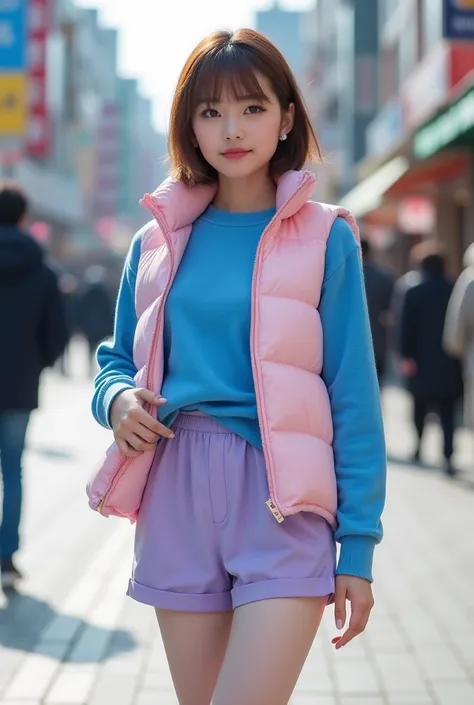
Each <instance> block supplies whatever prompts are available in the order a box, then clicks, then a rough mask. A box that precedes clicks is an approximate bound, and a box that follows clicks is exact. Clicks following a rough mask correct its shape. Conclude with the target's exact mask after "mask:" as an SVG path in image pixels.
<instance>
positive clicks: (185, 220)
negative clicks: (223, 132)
mask: <svg viewBox="0 0 474 705" xmlns="http://www.w3.org/2000/svg"><path fill="white" fill-rule="evenodd" d="M315 182H316V178H315V176H314V174H313V173H312V172H310V171H287V172H286V173H285V174H283V175H282V176H281V177H280V178H279V179H278V181H277V193H276V208H277V213H276V216H275V217H276V218H278V219H283V218H290V217H291V216H293V215H295V214H296V213H297V212H298V211H299V210H300V208H301V207H302V206H303V205H304V204H305V203H306V201H307V200H308V199H309V198H310V197H311V195H312V192H313V189H314V185H315ZM216 192H217V186H216V185H214V184H211V185H206V186H193V187H192V188H189V187H188V186H185V184H183V183H181V182H180V181H175V180H173V179H171V178H169V179H166V181H164V182H163V183H162V184H161V186H159V187H158V188H157V189H156V191H155V192H154V193H152V194H145V196H144V197H143V199H142V200H141V201H140V203H141V204H142V205H144V206H145V207H146V208H149V209H150V210H151V211H152V212H153V215H155V216H157V215H158V216H159V222H160V226H161V228H162V229H163V230H164V231H165V234H168V233H171V232H175V231H176V230H180V229H181V228H184V227H187V226H190V225H192V224H193V223H194V221H195V220H196V219H197V218H199V216H200V215H201V214H202V213H204V211H205V210H206V208H207V207H208V205H209V204H210V203H211V202H212V200H213V199H214V196H215V195H216Z"/></svg>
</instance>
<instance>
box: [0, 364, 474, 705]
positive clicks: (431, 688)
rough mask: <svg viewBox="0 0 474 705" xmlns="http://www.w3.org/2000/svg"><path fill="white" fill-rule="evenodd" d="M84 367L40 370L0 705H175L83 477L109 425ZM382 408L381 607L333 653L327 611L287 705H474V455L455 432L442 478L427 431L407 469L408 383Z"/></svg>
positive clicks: (0, 624) (124, 550) (120, 553)
mask: <svg viewBox="0 0 474 705" xmlns="http://www.w3.org/2000/svg"><path fill="white" fill-rule="evenodd" d="M84 379H85V377H84V374H83V373H82V370H81V369H78V370H75V372H74V376H73V377H72V378H69V379H64V378H62V377H61V376H60V375H59V374H58V373H56V372H50V373H48V375H47V377H46V378H45V380H44V385H43V393H42V400H43V407H42V410H41V412H38V413H37V414H36V415H35V417H34V421H33V423H32V426H31V431H30V434H29V449H28V453H27V457H26V463H25V465H26V469H25V474H26V499H25V522H24V551H23V553H22V554H21V567H22V568H23V569H24V571H25V573H26V576H27V578H26V580H25V582H24V583H23V584H22V586H21V591H20V593H19V594H17V595H16V596H14V597H13V598H11V599H10V600H9V601H7V600H6V599H4V598H2V597H0V704H1V705H40V703H41V705H69V704H70V705H73V704H76V705H80V704H88V705H103V704H105V705H109V704H110V705H112V704H113V705H171V704H172V703H175V704H176V700H175V697H174V695H173V688H172V683H171V679H170V676H169V672H168V667H167V664H166V660H165V655H164V650H163V646H162V643H161V641H160V639H159V637H158V635H157V628H156V625H155V621H154V615H153V612H152V610H151V609H150V608H147V607H145V606H142V605H139V604H136V603H134V602H133V601H132V600H130V599H128V598H126V597H125V596H124V593H125V590H126V586H127V579H128V575H129V570H130V565H131V557H132V553H131V551H132V535H133V529H132V528H131V526H130V525H129V524H128V523H127V522H125V521H120V520H114V519H109V520H105V519H103V518H102V517H99V516H97V515H96V514H94V513H93V512H91V511H90V510H89V509H88V507H87V501H86V497H85V493H84V485H85V482H86V480H87V478H88V476H89V475H90V473H91V470H92V468H93V466H94V462H95V461H96V459H97V458H98V457H99V455H100V450H101V449H102V448H103V447H104V446H105V444H106V443H107V442H108V440H109V436H108V434H107V432H104V431H103V430H102V429H100V428H99V427H98V426H97V425H96V424H95V423H94V422H93V420H92V419H91V417H90V414H89V399H90V393H91V385H90V382H87V381H84ZM384 404H385V408H386V425H387V439H388V447H389V456H390V460H391V463H390V472H389V494H388V505H387V510H386V512H385V517H384V520H385V531H386V537H385V540H384V542H383V544H382V546H381V547H380V548H379V549H378V551H377V559H376V567H375V575H376V584H375V598H376V608H375V611H374V613H373V617H372V619H371V622H370V625H369V629H368V631H367V632H366V634H365V635H363V636H362V637H361V638H359V639H358V640H357V641H356V642H354V643H353V644H351V645H349V646H348V647H347V648H346V649H345V650H342V651H341V652H340V653H337V654H336V652H335V651H334V649H333V647H331V643H330V642H331V638H332V637H333V636H334V635H335V634H336V630H335V629H334V627H333V613H332V610H330V609H328V610H327V614H326V617H325V620H324V624H323V627H322V629H321V632H320V634H319V636H318V638H317V640H316V643H315V645H314V648H313V649H312V652H311V654H310V657H309V659H308V662H307V664H306V667H305V669H304V672H303V674H302V676H301V679H300V682H299V684H298V688H297V691H296V693H295V695H294V698H293V700H292V703H293V704H294V705H310V704H311V705H382V704H383V705H473V703H474V590H473V587H472V586H473V584H474V561H473V551H472V545H473V543H472V542H473V536H474V466H473V467H472V468H471V470H472V471H473V472H472V473H471V472H470V468H469V459H470V458H471V459H472V457H473V455H474V453H472V449H471V448H470V440H469V438H468V437H467V434H465V433H464V432H461V433H460V434H459V452H458V455H457V464H458V465H459V467H460V468H462V469H463V472H462V473H460V476H459V477H458V478H457V479H456V480H449V479H447V478H445V477H444V476H443V475H442V474H441V473H440V472H439V471H438V470H436V468H435V467H433V466H434V465H435V463H436V460H437V459H438V455H439V446H440V439H439V435H438V432H437V430H436V429H435V428H434V427H433V428H431V427H430V429H429V433H428V434H427V439H426V441H427V442H426V448H427V452H426V456H427V457H426V465H425V466H423V467H422V468H416V469H415V468H413V467H411V466H410V465H409V463H408V461H407V460H406V458H408V457H409V456H410V454H411V452H412V445H411V443H412V438H411V435H410V429H409V427H408V426H407V421H406V418H407V413H408V406H407V400H406V398H405V395H404V394H403V393H402V392H400V391H397V390H394V389H391V390H389V391H387V392H386V393H385V395H384ZM2 600H3V601H2ZM243 705H244V704H243Z"/></svg>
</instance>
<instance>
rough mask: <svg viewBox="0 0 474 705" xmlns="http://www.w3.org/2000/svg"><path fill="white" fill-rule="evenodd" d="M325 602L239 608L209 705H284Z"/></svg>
mask: <svg viewBox="0 0 474 705" xmlns="http://www.w3.org/2000/svg"><path fill="white" fill-rule="evenodd" d="M326 603H327V598H326V597H297V598H285V599H275V600H261V601H260V602H253V603H250V604H248V605H243V606H242V607H238V608H237V609H236V610H235V613H234V620H233V623H232V629H231V633H230V640H229V646H228V648H227V652H226V656H225V659H224V664H223V666H222V670H221V673H220V675H219V679H218V681H217V687H216V690H215V694H214V699H213V701H212V702H213V704H214V705H242V704H243V703H245V705H287V703H288V701H289V699H290V697H291V694H292V692H293V690H294V688H295V685H296V682H297V680H298V677H299V675H300V673H301V669H302V668H303V665H304V662H305V661H306V657H307V656H308V652H309V650H310V648H311V645H312V643H313V641H314V637H315V636H316V632H317V631H318V627H319V624H320V622H321V618H322V616H323V612H324V608H325V606H326Z"/></svg>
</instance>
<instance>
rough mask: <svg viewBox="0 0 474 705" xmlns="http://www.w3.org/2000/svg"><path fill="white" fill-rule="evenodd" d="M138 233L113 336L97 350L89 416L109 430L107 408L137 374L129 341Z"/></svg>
mask: <svg viewBox="0 0 474 705" xmlns="http://www.w3.org/2000/svg"><path fill="white" fill-rule="evenodd" d="M141 235H142V230H140V231H139V232H138V233H137V235H136V236H135V237H134V239H133V241H132V244H131V246H130V250H129V253H128V256H127V259H126V261H125V266H124V270H123V273H122V280H121V283H120V288H119V293H118V298H117V306H116V310H115V327H114V337H113V340H112V341H110V342H105V343H102V344H101V345H100V346H99V348H98V350H97V362H98V364H99V368H100V370H99V372H98V374H97V376H96V378H95V381H94V387H95V391H94V395H93V398H92V413H93V416H94V418H95V419H96V421H98V423H100V424H101V425H102V426H104V427H105V428H110V421H109V415H110V407H111V405H112V402H113V401H114V399H115V397H116V396H117V395H118V394H120V393H121V392H123V391H124V389H130V388H133V387H134V386H135V380H134V377H135V375H136V373H137V370H136V367H135V363H134V361H133V341H134V337H135V328H136V326H137V315H136V312H135V283H136V278H137V270H138V263H139V261H140V250H141Z"/></svg>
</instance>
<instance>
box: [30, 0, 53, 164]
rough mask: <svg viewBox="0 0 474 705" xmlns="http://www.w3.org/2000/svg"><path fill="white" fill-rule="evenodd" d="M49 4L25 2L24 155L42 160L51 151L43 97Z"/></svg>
mask: <svg viewBox="0 0 474 705" xmlns="http://www.w3.org/2000/svg"><path fill="white" fill-rule="evenodd" d="M51 4H52V0H29V36H28V49H29V120H28V125H29V129H28V136H27V143H26V151H27V153H28V154H29V155H30V156H32V157H39V158H41V157H45V156H47V154H48V153H49V151H50V149H51V124H50V116H49V111H48V96H47V60H46V52H47V42H48V33H49V31H50V28H51V23H52V17H51V14H52V6H51Z"/></svg>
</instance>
